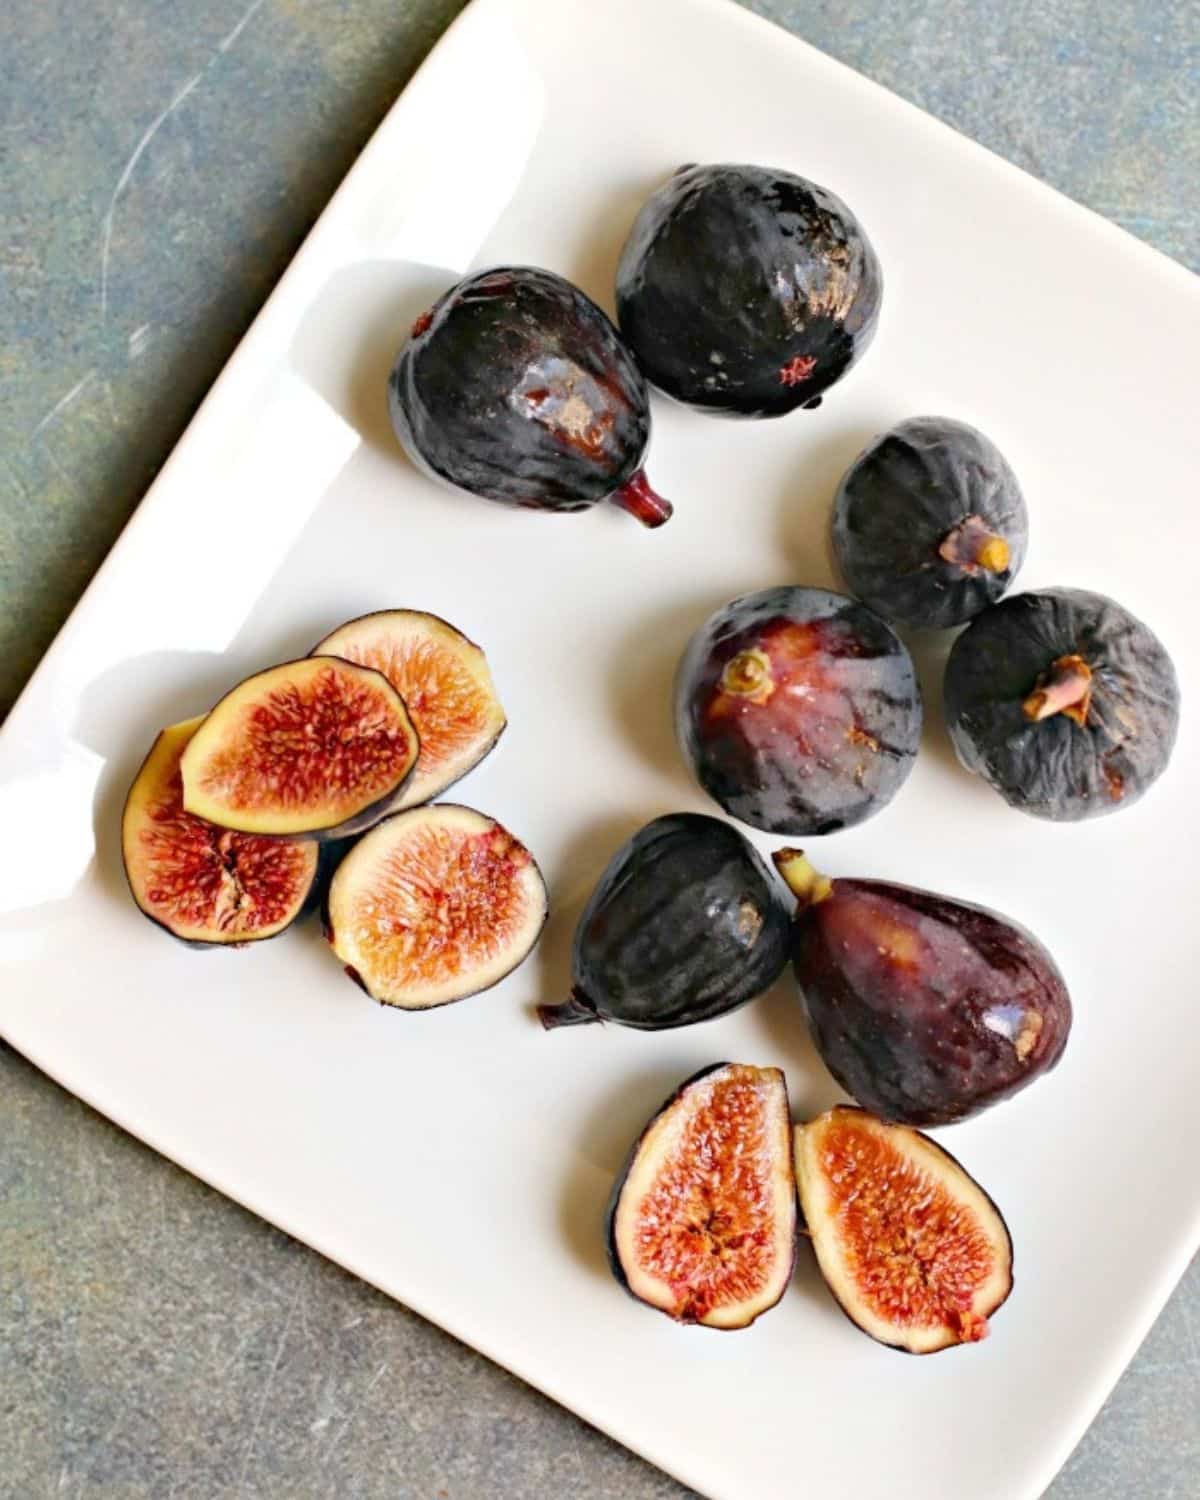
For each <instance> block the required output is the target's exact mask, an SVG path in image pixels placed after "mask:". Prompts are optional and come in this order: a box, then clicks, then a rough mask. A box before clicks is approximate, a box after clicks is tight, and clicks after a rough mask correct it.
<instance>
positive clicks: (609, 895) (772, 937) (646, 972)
mask: <svg viewBox="0 0 1200 1500" xmlns="http://www.w3.org/2000/svg"><path fill="white" fill-rule="evenodd" d="M788 929H789V919H788V914H787V911H786V910H785V908H784V905H783V903H782V902H781V901H780V899H779V895H778V886H777V885H776V883H775V881H774V880H772V878H771V873H770V871H769V870H768V869H767V866H766V865H765V864H764V863H763V861H762V859H761V858H760V857H759V855H758V853H757V852H756V851H755V849H754V848H753V847H752V846H751V845H750V844H748V843H747V842H746V840H745V839H744V838H743V837H742V835H741V834H740V833H738V831H737V829H736V828H731V827H730V826H729V824H728V823H722V822H719V821H718V820H717V819H716V818H708V817H705V816H704V815H703V814H701V813H671V814H668V815H667V816H666V817H662V818H655V819H654V821H653V822H652V823H647V824H646V826H645V827H644V828H642V829H640V830H639V831H638V832H637V833H635V834H634V836H633V837H632V838H631V839H630V840H629V841H628V842H627V843H626V844H624V845H622V847H621V848H620V849H619V850H618V851H617V853H616V854H615V855H614V856H613V858H612V860H611V861H610V863H609V865H608V868H607V869H606V870H605V872H604V874H603V876H602V877H601V879H600V883H599V885H597V887H596V889H595V890H594V891H593V893H592V895H591V898H590V900H589V901H588V903H587V906H586V907H585V908H584V910H583V915H582V916H581V917H580V919H579V925H578V926H577V927H576V929H575V946H574V951H573V954H572V978H573V981H574V987H573V989H572V991H571V997H570V999H569V1000H567V1001H566V1002H565V1003H564V1004H562V1005H543V1006H542V1007H540V1010H539V1015H540V1016H541V1019H542V1024H543V1025H544V1026H546V1027H547V1028H553V1027H556V1026H574V1025H577V1024H579V1023H580V1022H585V1021H619V1022H620V1023H621V1025H623V1026H634V1027H638V1028H640V1029H641V1030H643V1031H663V1030H666V1029H667V1028H668V1027H673V1026H690V1025H691V1024H692V1023H693V1022H696V1021H709V1020H712V1019H713V1017H715V1016H723V1015H725V1014H726V1012H728V1011H731V1010H735V1009H736V1008H737V1007H738V1006H739V1005H744V1004H745V1003H746V1001H747V1000H753V998H754V997H755V995H759V994H761V993H762V992H763V990H765V989H768V988H769V987H770V986H771V985H772V984H774V982H775V981H776V980H777V979H778V978H779V976H780V974H782V973H783V969H784V966H785V964H786V963H787V953H788Z"/></svg>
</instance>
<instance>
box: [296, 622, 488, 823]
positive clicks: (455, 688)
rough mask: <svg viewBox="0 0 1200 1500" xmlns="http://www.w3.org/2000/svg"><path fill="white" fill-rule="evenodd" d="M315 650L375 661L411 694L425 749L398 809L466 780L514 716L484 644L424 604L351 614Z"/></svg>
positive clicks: (409, 705) (365, 663)
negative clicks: (353, 616)
mask: <svg viewBox="0 0 1200 1500" xmlns="http://www.w3.org/2000/svg"><path fill="white" fill-rule="evenodd" d="M312 654H313V655H314V656H341V657H344V658H345V659H346V660H347V661H352V662H356V663H357V664H358V665H359V666H362V667H373V668H374V669H375V671H376V672H382V673H383V675H384V676H385V677H386V678H387V680H388V681H389V682H390V683H391V685H392V686H393V687H394V688H395V689H396V691H397V692H398V693H399V694H400V696H401V698H402V699H403V700H404V706H405V708H406V709H407V710H408V714H409V717H410V718H411V719H412V721H413V726H414V728H415V729H416V731H417V737H418V739H419V740H420V742H421V752H420V754H419V755H418V757H417V765H416V769H415V770H414V771H413V774H412V776H411V778H410V779H409V781H408V782H407V783H406V785H405V787H404V790H403V792H402V793H401V795H400V799H399V801H398V803H397V804H396V805H397V807H398V808H404V807H417V806H419V805H420V804H421V803H422V802H429V801H432V799H433V798H434V797H438V796H440V795H441V794H442V793H443V792H444V791H445V790H446V788H447V787H449V786H453V784H454V783H455V782H456V781H459V780H461V778H462V777H464V776H465V775H466V774H467V772H468V771H470V770H471V769H472V768H473V767H474V766H477V765H478V764H479V762H480V761H481V760H482V759H483V758H484V756H485V755H487V754H488V753H489V752H490V751H491V750H492V748H493V747H494V745H495V743H496V741H497V740H498V739H499V738H500V736H501V734H502V733H503V732H504V729H505V726H506V724H507V722H508V721H507V719H506V718H505V715H504V709H503V708H502V707H501V705H500V699H499V698H498V697H497V696H496V687H495V684H494V683H493V682H492V674H491V671H490V670H489V668H488V663H487V657H486V656H485V655H484V654H483V652H482V650H480V648H479V647H478V646H477V645H476V644H475V643H474V641H469V640H468V639H467V637H466V636H465V635H463V633H462V632H461V631H460V630H456V629H455V628H454V626H453V625H450V624H447V622H446V621H445V620H442V619H439V617H438V616H437V615H430V614H426V613H425V611H424V610H420V609H385V610H380V611H379V612H378V613H376V614H373V615H364V616H362V618H361V619H357V620H351V621H350V622H349V624H347V625H342V626H341V627H340V628H339V629H337V630H335V631H334V632H333V634H332V635H327V636H326V637H325V639H324V640H323V641H321V642H320V643H319V644H318V645H317V646H315V647H314V648H313V653H312Z"/></svg>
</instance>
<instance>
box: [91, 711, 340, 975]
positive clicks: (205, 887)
mask: <svg viewBox="0 0 1200 1500" xmlns="http://www.w3.org/2000/svg"><path fill="white" fill-rule="evenodd" d="M203 722H204V719H203V716H200V717H199V718H195V719H188V720H186V721H185V722H183V723H180V724H173V725H171V726H170V727H169V728H167V729H164V730H162V731H161V733H160V734H159V735H158V736H157V738H156V739H155V741H154V743H153V745H151V747H150V751H149V753H148V754H147V756H146V759H145V760H144V761H143V762H142V764H141V766H140V768H139V770H138V773H137V775H136V776H135V777H134V779H133V783H132V784H131V786H130V788H129V792H128V795H127V796H126V799H125V806H124V809H123V811H122V815H121V861H122V865H123V868H124V871H125V879H126V881H127V882H128V885H129V891H130V895H131V896H132V897H133V900H134V903H135V904H136V906H137V908H138V910H139V911H140V912H141V913H142V915H143V916H144V917H146V918H148V919H149V921H151V922H153V923H154V925H155V926H156V927H160V928H161V929H162V930H163V931H164V932H166V933H168V934H170V936H171V937H173V938H174V939H175V940H176V941H177V942H180V943H182V944H183V945H184V946H185V947H187V948H193V949H197V950H200V951H208V950H210V949H213V948H244V947H246V946H247V945H248V944H250V943H258V942H264V941H266V940H267V939H269V938H273V937H278V936H279V935H280V933H282V932H286V931H287V929H288V928H289V927H291V926H292V925H293V924H294V923H295V922H299V921H302V920H303V919H304V918H305V917H307V916H309V915H310V914H311V913H312V912H313V911H314V910H316V907H317V905H318V903H319V900H320V890H321V881H322V878H323V861H322V859H321V854H320V851H319V849H318V848H317V847H316V846H315V845H313V844H311V843H307V842H301V841H298V840H297V841H293V840H283V839H263V838H258V837H256V836H254V835H250V834H242V833H233V832H230V831H229V830H227V829H222V828H217V827H215V826H213V825H212V824H210V823H206V822H204V820H203V819H201V818H196V817H194V816H192V814H191V813H188V812H185V811H184V807H183V782H182V778H181V776H180V771H179V763H180V759H181V757H182V755H183V751H184V750H185V749H186V747H187V745H188V743H189V742H190V740H191V739H192V737H193V735H194V734H195V733H196V731H197V729H199V727H200V725H201V724H202V723H203ZM172 887H174V888H175V896H174V898H173V899H172V898H171V897H170V896H169V889H170V888H172ZM266 899H270V900H272V901H273V903H274V907H275V909H276V916H275V918H274V919H273V920H269V921H263V920H262V916H263V910H264V906H263V903H264V901H265V900H266ZM204 916H207V918H208V919H209V920H208V921H207V923H206V922H205V921H204V920H202V918H203V917H204Z"/></svg>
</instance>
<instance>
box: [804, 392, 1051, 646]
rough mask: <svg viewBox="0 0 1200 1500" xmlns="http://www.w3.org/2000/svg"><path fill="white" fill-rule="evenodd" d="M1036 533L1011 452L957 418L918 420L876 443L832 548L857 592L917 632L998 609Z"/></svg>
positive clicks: (846, 498) (849, 481)
mask: <svg viewBox="0 0 1200 1500" xmlns="http://www.w3.org/2000/svg"><path fill="white" fill-rule="evenodd" d="M1028 537H1029V524H1028V518H1027V517H1026V514H1025V501H1024V499H1023V497H1022V495H1021V489H1020V486H1019V485H1018V484H1017V479H1016V475H1015V474H1014V473H1013V471H1012V470H1011V469H1010V468H1009V466H1008V463H1007V462H1006V460H1005V458H1004V455H1003V454H1002V453H1001V452H1000V450H999V448H997V447H996V445H995V443H993V442H991V441H990V439H988V438H986V437H984V435H983V433H982V432H976V430H975V428H974V427H968V426H967V424H966V423H965V422H954V421H952V420H951V419H950V418H949V417H912V418H910V419H909V420H908V421H907V422H901V423H900V424H899V426H897V427H893V428H891V429H890V431H888V432H885V433H883V434H882V435H881V436H880V437H877V438H876V439H875V441H874V442H873V443H871V444H870V446H869V447H868V448H867V449H865V451H864V452H862V453H860V454H859V456H858V457H857V458H856V459H855V460H854V462H853V464H851V466H850V468H849V469H848V470H847V472H846V475H845V477H844V478H843V479H842V482H841V485H840V486H839V488H838V492H837V495H836V497H835V498H834V502H833V547H834V552H835V553H836V554H837V560H838V565H839V567H840V568H841V570H842V576H843V577H844V578H845V580H846V584H847V586H848V587H849V589H850V592H851V593H852V594H855V595H857V597H858V598H859V599H861V600H862V601H863V603H864V604H868V605H870V607H871V608H872V609H873V610H875V612H876V613H877V614H881V615H883V616H884V618H885V619H888V620H895V621H897V622H898V623H899V624H901V625H908V626H911V627H913V628H916V629H927V630H943V629H945V628H946V627H948V626H950V625H961V624H962V623H963V622H964V621H965V620H969V619H970V618H971V617H972V616H973V615H977V614H978V613H979V611H980V610H981V609H986V608H987V606H988V605H989V604H995V602H996V600H997V599H999V598H1000V596H1001V595H1002V594H1003V593H1004V591H1005V590H1006V589H1007V588H1008V587H1009V585H1010V584H1011V583H1012V581H1013V579H1014V578H1015V577H1016V574H1017V571H1018V569H1019V568H1020V566H1021V563H1022V562H1023V561H1024V559H1025V547H1026V544H1027V541H1028Z"/></svg>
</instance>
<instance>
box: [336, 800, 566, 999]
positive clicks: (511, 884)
mask: <svg viewBox="0 0 1200 1500" xmlns="http://www.w3.org/2000/svg"><path fill="white" fill-rule="evenodd" d="M547 909H548V908H547V901H546V885H545V882H544V881H543V880H542V875H541V871H540V870H539V869H538V867H537V865H536V864H535V863H534V861H533V856H532V855H531V854H530V852H529V850H528V849H526V848H525V846H524V844H522V843H520V842H519V841H518V840H517V839H515V838H514V837H513V836H512V834H511V833H509V832H508V831H507V829H504V828H502V827H501V826H500V824H499V823H497V822H496V820H495V819H494V818H489V817H487V816H485V814H483V813H480V812H475V811H474V810H473V809H472V808H469V807H459V806H456V805H454V804H452V803H447V802H439V803H437V804H436V805H435V806H432V807H415V808H412V809H410V810H409V811H408V812H402V813H396V814H395V816H394V817H391V818H388V819H386V820H385V821H384V822H383V823H381V824H379V826H378V827H377V828H373V829H372V830H371V832H370V833H368V834H367V835H366V837H365V838H362V839H360V840H359V842H358V843H357V844H355V846H354V848H353V849H351V851H350V853H349V854H347V855H346V857H345V859H343V860H342V862H341V864H340V865H339V866H338V869H337V873H336V874H335V875H334V877H333V881H332V883H331V885H330V887H329V894H328V896H327V897H326V903H325V935H326V937H327V938H328V939H329V943H330V946H331V947H332V948H333V951H334V952H335V953H336V954H337V956H338V957H339V958H340V959H341V961H342V963H343V964H344V965H345V968H346V972H347V974H349V976H350V978H351V979H353V980H354V981H355V983H356V984H358V985H361V987H362V988H363V989H364V990H366V992H367V994H368V995H370V996H371V997H372V999H374V1000H379V1001H382V1003H383V1004H384V1005H395V1006H398V1007H399V1008H400V1009H401V1010H430V1009H432V1008H433V1007H434V1006H436V1005H448V1004H449V1003H450V1001H452V1000H464V999H466V997H467V996H468V995H475V994H478V992H479V991H480V990H486V989H490V988H491V986H492V985H494V984H498V983H499V982H500V980H502V979H503V978H504V977H505V975H506V974H511V973H512V971H513V970H514V969H515V968H516V967H517V966H518V964H520V963H522V962H523V960H524V959H525V958H526V957H528V955H529V952H530V950H531V949H532V948H533V945H534V944H535V943H536V942H537V940H538V936H539V935H540V933H541V930H542V927H543V926H544V925H545V921H546V913H547Z"/></svg>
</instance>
